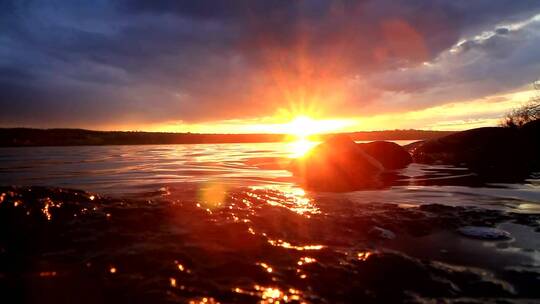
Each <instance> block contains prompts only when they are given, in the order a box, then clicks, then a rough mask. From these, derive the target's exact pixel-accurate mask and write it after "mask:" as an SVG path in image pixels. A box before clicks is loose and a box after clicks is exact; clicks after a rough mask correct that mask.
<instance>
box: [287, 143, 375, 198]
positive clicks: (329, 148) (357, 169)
mask: <svg viewBox="0 0 540 304" xmlns="http://www.w3.org/2000/svg"><path fill="white" fill-rule="evenodd" d="M290 170H291V171H292V172H293V174H294V175H295V176H297V177H298V178H300V180H301V182H302V183H303V184H304V185H305V186H307V187H308V188H312V189H317V190H323V191H346V190H352V189H361V188H371V187H376V186H377V185H378V184H379V183H380V181H379V175H380V173H381V172H382V171H383V170H384V167H383V166H382V165H381V163H379V162H378V161H377V160H375V159H374V158H373V157H371V156H369V155H368V154H367V153H366V152H364V151H363V150H362V149H361V148H360V146H359V145H358V144H356V143H355V142H354V141H352V140H351V139H350V138H349V137H348V136H345V135H338V136H334V137H332V138H330V139H328V140H327V141H325V142H324V143H322V144H320V145H318V146H316V147H315V148H313V149H312V150H311V151H310V152H309V153H308V154H307V155H305V156H304V157H302V158H300V159H297V160H295V161H294V162H293V163H292V164H291V166H290Z"/></svg>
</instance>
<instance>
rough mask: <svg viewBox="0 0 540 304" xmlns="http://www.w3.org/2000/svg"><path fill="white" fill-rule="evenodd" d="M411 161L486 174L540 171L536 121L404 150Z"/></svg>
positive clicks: (456, 135) (539, 134)
mask: <svg viewBox="0 0 540 304" xmlns="http://www.w3.org/2000/svg"><path fill="white" fill-rule="evenodd" d="M405 148H406V149H408V150H409V152H410V153H411V155H412V157H413V159H414V161H415V162H418V163H425V164H447V165H454V166H465V167H468V168H470V169H473V170H475V171H478V172H482V173H487V174H490V175H497V174H498V175H506V176H508V175H510V174H509V173H512V174H513V175H515V174H517V173H523V174H524V175H528V174H529V173H530V172H532V171H538V170H540V120H537V121H532V122H529V123H527V124H525V125H523V126H522V127H520V128H501V127H499V128H496V127H492V128H478V129H472V130H467V131H463V132H457V133H454V134H451V135H448V136H444V137H440V138H435V139H431V140H426V141H424V142H422V143H413V144H411V145H408V146H406V147H405Z"/></svg>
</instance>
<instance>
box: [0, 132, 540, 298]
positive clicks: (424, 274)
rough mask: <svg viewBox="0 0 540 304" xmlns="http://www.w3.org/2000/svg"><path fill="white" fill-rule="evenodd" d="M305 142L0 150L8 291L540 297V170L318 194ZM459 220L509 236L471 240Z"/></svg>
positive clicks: (420, 176)
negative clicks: (307, 181) (301, 174)
mask: <svg viewBox="0 0 540 304" xmlns="http://www.w3.org/2000/svg"><path fill="white" fill-rule="evenodd" d="M398 143H400V144H406V143H408V142H405V141H402V142H398ZM297 152H298V147H295V146H294V144H293V143H261V144H208V145H155V146H153V145H149V146H90V147H35V148H3V149H0V186H5V187H3V188H2V189H3V190H2V191H3V192H2V197H1V200H0V221H1V222H2V224H0V226H1V227H0V228H1V229H2V230H3V232H2V234H0V242H1V243H0V291H2V292H4V294H6V293H7V294H9V295H12V296H14V297H16V298H17V299H19V300H20V301H22V302H32V303H33V302H50V303H52V302H54V303H59V302H60V303H63V302H66V303H67V302H72V301H74V300H75V299H76V300H77V302H82V303H84V302H86V303H96V302H111V303H112V302H126V301H128V302H141V303H142V302H153V303H155V302H167V303H170V302H179V303H184V302H189V301H193V302H194V303H199V302H200V303H212V301H213V302H215V303H217V302H220V303H257V302H261V303H277V301H279V302H280V303H289V302H290V303H300V302H308V303H310V302H314V303H336V302H351V303H356V302H358V301H363V302H373V303H377V302H422V301H429V300H432V299H443V298H444V299H449V301H454V300H455V301H458V300H460V299H461V300H464V299H471V301H474V299H477V300H478V301H479V302H482V301H484V300H485V299H501V298H502V299H508V300H512V301H513V300H516V301H517V300H519V301H524V302H528V301H531V299H537V298H538V297H540V292H539V291H537V290H536V288H534V286H540V285H538V283H540V237H539V236H540V235H539V234H538V231H539V228H538V227H539V225H540V219H539V218H538V216H537V215H538V214H539V213H540V179H539V177H540V176H539V175H538V174H536V175H535V174H532V175H531V176H530V177H529V178H526V179H519V180H516V181H513V182H512V183H508V181H506V182H505V183H501V182H500V181H493V180H489V179H485V178H483V177H480V176H477V175H475V174H474V173H472V172H469V171H468V170H466V169H464V168H455V167H448V166H427V165H419V164H413V165H411V166H409V167H408V168H406V169H403V170H400V171H398V172H395V176H396V177H397V178H396V179H394V180H393V182H392V183H390V184H388V185H387V187H384V188H382V189H377V190H364V191H351V192H341V193H328V192H327V193H322V192H314V191H308V190H307V189H303V188H302V187H301V185H298V184H297V181H296V180H295V178H294V177H293V176H292V175H291V173H290V172H288V171H287V170H285V169H284V168H285V166H286V165H287V163H288V162H289V161H290V160H291V158H292V157H294V155H295V154H296V153H297ZM11 185H14V186H19V187H15V188H13V187H8V186H11ZM28 186H45V187H47V188H39V187H38V188H36V187H33V188H28ZM69 189H80V190H84V191H87V192H77V191H72V190H69ZM434 204H437V205H434ZM441 205H445V206H449V207H444V206H441ZM461 226H489V227H497V228H499V229H502V230H504V231H506V232H508V233H510V235H511V237H510V238H507V239H504V240H499V241H486V240H477V239H471V238H467V237H464V236H462V235H460V234H459V233H458V231H459V228H460V227H461ZM9 231H11V232H9ZM407 276H408V277H410V278H412V281H408V280H407V279H406V277H407ZM413 281H414V282H413ZM1 286H3V287H1Z"/></svg>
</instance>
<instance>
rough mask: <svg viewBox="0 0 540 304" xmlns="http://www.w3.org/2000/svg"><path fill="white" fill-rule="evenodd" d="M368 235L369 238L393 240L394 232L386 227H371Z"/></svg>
mask: <svg viewBox="0 0 540 304" xmlns="http://www.w3.org/2000/svg"><path fill="white" fill-rule="evenodd" d="M368 236H370V237H371V238H377V239H385V240H393V239H395V238H396V234H395V233H393V232H392V231H390V230H388V229H384V228H381V227H373V228H371V229H370V230H369V231H368Z"/></svg>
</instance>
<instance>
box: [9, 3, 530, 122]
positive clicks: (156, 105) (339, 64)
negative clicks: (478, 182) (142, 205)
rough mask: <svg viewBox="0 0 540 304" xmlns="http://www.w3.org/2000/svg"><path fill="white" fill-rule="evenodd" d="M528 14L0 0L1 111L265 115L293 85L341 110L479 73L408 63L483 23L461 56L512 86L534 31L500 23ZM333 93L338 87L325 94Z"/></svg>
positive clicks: (61, 117)
mask: <svg viewBox="0 0 540 304" xmlns="http://www.w3.org/2000/svg"><path fill="white" fill-rule="evenodd" d="M539 11H540V2H538V1H535V0H531V1H527V0H524V1H510V0H508V1H507V0H498V1H492V0H489V1H488V0H478V1H466V0H453V1H451V0H448V1H443V0H437V1H421V0H411V1H406V2H397V1H390V0H382V1H375V0H370V1H368V0H366V1H322V0H317V1H248V0H243V1H240V0H238V1H225V0H219V1H202V0H199V1H173V0H170V1H169V0H167V1H142V0H141V1H137V0H134V1H127V0H126V1H105V0H99V1H92V2H88V1H58V0H57V1H50V2H47V3H44V2H41V1H0V107H1V108H3V109H10V111H2V112H1V113H0V121H1V124H2V125H35V126H48V127H50V126H66V125H73V126H91V125H96V124H99V123H106V124H119V125H121V124H130V123H132V124H136V123H150V122H159V121H169V120H184V121H206V120H214V119H234V118H245V117H255V116H261V115H271V114H273V113H274V111H275V110H276V109H277V108H279V107H283V106H287V103H289V102H290V99H295V98H300V97H301V96H304V95H306V94H308V95H310V96H311V97H312V98H313V99H317V98H318V99H323V100H331V101H329V102H334V103H336V104H325V105H321V106H324V107H325V109H327V110H328V111H329V112H332V111H333V112H334V113H336V114H344V113H347V114H354V113H359V112H360V111H365V106H366V105H371V106H372V107H373V108H374V109H376V108H377V105H376V103H377V100H379V99H380V97H381V96H384V92H385V91H388V92H406V93H407V94H414V93H418V94H423V93H425V92H427V91H430V92H431V91H434V89H433V88H434V87H435V88H439V87H441V90H443V91H444V89H443V88H444V87H447V86H451V85H453V84H456V83H457V84H458V85H460V84H461V83H462V80H460V79H457V78H458V77H464V78H463V79H467V80H474V81H477V83H478V80H479V79H482V75H478V74H479V73H480V72H479V71H478V69H474V68H473V67H474V65H471V66H469V67H462V68H461V70H460V71H459V72H456V71H457V70H459V68H457V67H452V66H445V67H444V69H447V70H449V71H450V73H447V70H444V69H443V70H436V71H430V72H425V71H424V70H419V68H418V66H421V64H422V63H423V62H437V60H440V56H441V54H444V53H445V52H448V50H449V49H450V48H452V47H453V46H454V45H455V44H456V43H457V42H458V41H459V40H460V39H463V38H464V37H471V36H474V35H478V34H479V33H481V32H482V31H486V30H491V31H494V36H493V37H492V38H490V39H487V40H486V41H475V40H468V41H466V42H465V43H464V44H462V45H461V46H460V48H461V49H460V52H461V53H462V54H463V56H468V55H465V53H467V52H477V53H478V52H481V53H482V55H481V57H478V58H477V57H475V58H474V61H475V62H478V63H481V62H484V61H487V60H488V59H483V58H490V59H493V60H498V63H497V64H496V65H494V67H492V68H490V69H488V70H489V72H490V73H493V74H492V75H484V77H485V78H486V77H488V76H489V78H490V79H491V78H493V79H494V80H492V81H493V82H495V85H500V84H499V82H498V79H499V77H498V74H499V72H500V71H499V70H498V69H500V68H507V69H508V70H505V71H504V73H503V74H504V77H509V78H511V79H513V80H512V81H511V82H510V84H507V85H505V87H508V88H511V87H512V86H518V85H522V84H523V82H524V81H525V78H526V77H520V76H518V77H516V76H515V75H514V74H513V73H516V74H518V73H522V71H520V70H519V69H518V68H514V69H513V70H512V69H510V68H509V67H508V65H509V63H507V62H512V64H514V65H515V67H519V68H524V69H527V71H528V72H527V73H529V71H531V70H532V68H530V67H529V68H528V67H527V66H526V65H525V64H523V65H522V64H521V62H520V60H521V61H523V60H527V59H526V58H529V59H533V58H535V57H534V56H533V57H531V56H532V55H531V54H529V53H528V52H532V51H531V50H530V49H528V48H527V49H526V50H527V51H521V50H517V49H516V47H515V45H522V46H528V45H530V44H531V43H533V42H531V39H539V38H538V37H537V36H535V35H533V34H531V33H524V31H525V29H523V30H520V31H512V30H511V29H509V28H506V27H503V26H502V25H504V24H507V23H512V22H518V21H522V20H526V19H527V18H530V17H531V16H533V15H534V14H537V13H538V12H539ZM518 32H519V33H521V34H518ZM535 41H537V40H535ZM471 56H472V55H471ZM476 56H480V55H478V54H477V55H476ZM471 60H472V59H471ZM404 69H405V70H406V71H412V72H403V73H402V71H404ZM445 73H446V74H445ZM467 73H469V74H468V75H466V74H467ZM527 73H526V74H527ZM447 74H448V75H450V76H448V75H447ZM527 75H528V74H527ZM382 77H385V81H381V80H380V78H382ZM501 78H502V76H501ZM383 82H386V83H383ZM501 82H502V79H501ZM493 85H494V84H493V83H485V82H484V83H480V84H478V88H482V89H478V91H479V92H480V91H482V92H484V93H488V91H489V90H490V88H492V86H493ZM335 91H347V94H344V96H340V98H335V100H334V99H330V96H333V95H335ZM435 91H436V90H435ZM306 92H307V93H306ZM434 94H435V93H430V94H428V95H429V96H430V98H432V99H431V100H433V101H434V102H436V101H438V100H441V98H439V96H435V95H434ZM426 96H427V95H426ZM316 97H317V98H316ZM422 98H427V97H422ZM422 98H420V99H422ZM456 98H457V97H456ZM327 103H328V102H327ZM373 103H375V104H373ZM423 104H426V103H423V102H419V103H418V105H423ZM390 105H391V104H390ZM404 106H405V107H406V106H407V105H404Z"/></svg>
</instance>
